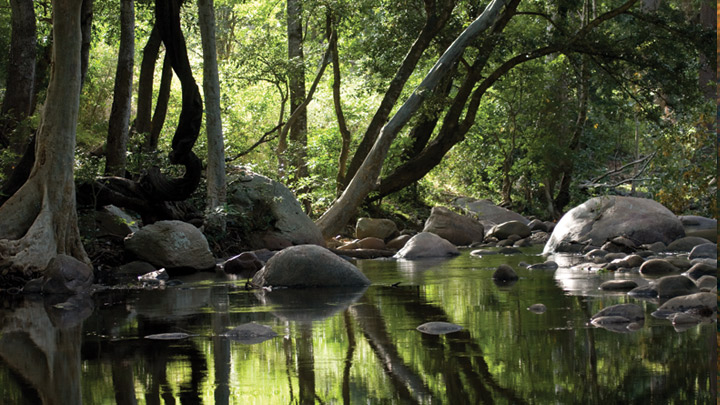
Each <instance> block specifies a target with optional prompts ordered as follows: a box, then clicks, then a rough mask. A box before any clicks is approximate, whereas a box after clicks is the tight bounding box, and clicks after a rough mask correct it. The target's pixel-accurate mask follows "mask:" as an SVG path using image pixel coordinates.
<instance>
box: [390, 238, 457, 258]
mask: <svg viewBox="0 0 720 405" xmlns="http://www.w3.org/2000/svg"><path fill="white" fill-rule="evenodd" d="M459 254H460V251H458V249H457V247H455V245H453V244H452V243H450V242H449V241H447V240H446V239H443V238H441V237H440V236H438V235H435V234H434V233H430V232H420V233H419V234H417V235H415V236H413V237H412V238H410V240H408V241H407V243H406V244H405V246H404V247H403V248H402V249H400V250H399V251H398V252H397V253H396V254H395V258H398V259H422V258H429V257H448V256H457V255H459Z"/></svg>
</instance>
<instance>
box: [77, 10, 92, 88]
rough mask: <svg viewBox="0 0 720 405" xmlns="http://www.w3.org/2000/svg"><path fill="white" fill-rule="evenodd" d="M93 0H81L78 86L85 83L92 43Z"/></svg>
mask: <svg viewBox="0 0 720 405" xmlns="http://www.w3.org/2000/svg"><path fill="white" fill-rule="evenodd" d="M93 9H94V0H83V4H82V11H81V13H82V14H81V15H80V27H81V28H80V29H81V30H82V45H81V47H80V86H83V85H84V84H85V77H86V76H87V71H88V64H89V62H90V45H91V44H92V20H93V13H94V11H93Z"/></svg>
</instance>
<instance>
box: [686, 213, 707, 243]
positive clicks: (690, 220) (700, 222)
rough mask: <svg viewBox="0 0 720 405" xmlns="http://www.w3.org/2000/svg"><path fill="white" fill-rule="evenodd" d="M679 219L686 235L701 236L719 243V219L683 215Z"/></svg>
mask: <svg viewBox="0 0 720 405" xmlns="http://www.w3.org/2000/svg"><path fill="white" fill-rule="evenodd" d="M678 218H680V222H682V224H683V227H684V228H685V235H687V236H699V237H701V238H705V239H707V240H709V241H710V242H714V243H717V219H715V218H705V217H700V216H697V215H681V216H679V217H678Z"/></svg>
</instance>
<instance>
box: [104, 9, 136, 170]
mask: <svg viewBox="0 0 720 405" xmlns="http://www.w3.org/2000/svg"><path fill="white" fill-rule="evenodd" d="M134 62H135V10H134V6H133V0H122V1H121V2H120V51H119V52H118V65H117V71H116V72H115V90H114V97H113V104H112V111H111V112H110V122H109V126H108V139H107V153H106V155H105V156H106V161H105V175H106V176H120V177H123V176H125V161H126V156H125V155H126V153H127V143H128V138H129V135H130V108H131V101H132V79H133V65H134Z"/></svg>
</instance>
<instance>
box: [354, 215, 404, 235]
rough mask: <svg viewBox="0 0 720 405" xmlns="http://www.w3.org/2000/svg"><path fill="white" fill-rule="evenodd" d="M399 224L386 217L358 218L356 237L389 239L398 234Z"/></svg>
mask: <svg viewBox="0 0 720 405" xmlns="http://www.w3.org/2000/svg"><path fill="white" fill-rule="evenodd" d="M398 234H399V232H398V229H397V225H395V222H393V221H391V220H389V219H385V218H364V217H363V218H358V220H357V223H356V224H355V237H356V238H358V239H363V238H368V237H372V238H378V239H383V240H387V239H388V238H392V237H394V236H396V235H398Z"/></svg>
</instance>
